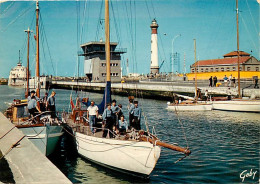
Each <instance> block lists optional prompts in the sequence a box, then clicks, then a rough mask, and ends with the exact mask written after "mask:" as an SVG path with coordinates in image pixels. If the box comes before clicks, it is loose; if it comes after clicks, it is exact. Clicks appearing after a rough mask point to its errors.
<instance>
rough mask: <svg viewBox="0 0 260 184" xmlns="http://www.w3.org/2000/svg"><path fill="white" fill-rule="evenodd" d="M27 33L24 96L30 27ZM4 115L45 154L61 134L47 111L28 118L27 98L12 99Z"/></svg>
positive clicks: (57, 124) (37, 76) (37, 75)
mask: <svg viewBox="0 0 260 184" xmlns="http://www.w3.org/2000/svg"><path fill="white" fill-rule="evenodd" d="M38 18H39V3H38V1H36V45H37V49H36V78H37V79H38V86H37V89H36V91H37V96H38V97H40V85H39V83H40V81H39V79H40V72H39V66H40V65H39V27H38V25H39V22H38ZM25 32H27V33H28V48H27V51H28V54H27V72H26V73H27V91H26V93H25V96H26V97H27V96H28V93H29V38H30V32H31V31H30V29H29V28H28V30H26V31H25ZM5 116H6V117H7V118H9V119H10V120H11V122H12V123H13V124H14V125H15V126H16V127H17V128H19V130H21V131H22V132H23V133H24V135H26V137H27V138H28V139H29V140H30V141H32V142H33V144H34V145H35V146H36V147H37V148H38V149H39V150H40V151H41V152H42V153H43V154H44V155H46V156H48V155H50V154H51V153H53V152H54V150H55V147H56V146H57V143H58V141H59V138H60V137H61V135H62V134H63V132H62V130H63V127H62V126H61V124H62V122H61V121H60V120H58V119H57V120H54V119H53V118H51V115H50V114H48V112H43V113H42V114H39V115H37V116H38V117H35V118H36V119H37V120H36V122H34V121H33V119H31V118H29V113H28V110H27V100H14V102H13V103H12V104H11V106H10V107H9V108H8V109H7V110H6V111H5Z"/></svg>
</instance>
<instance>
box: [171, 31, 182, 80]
mask: <svg viewBox="0 0 260 184" xmlns="http://www.w3.org/2000/svg"><path fill="white" fill-rule="evenodd" d="M179 36H181V34H178V35H176V36H175V37H173V39H172V81H173V43H174V41H175V39H176V38H177V37H179Z"/></svg>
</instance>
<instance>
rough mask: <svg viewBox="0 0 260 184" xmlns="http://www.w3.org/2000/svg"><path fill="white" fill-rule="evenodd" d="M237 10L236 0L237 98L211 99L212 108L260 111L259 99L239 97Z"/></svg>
mask: <svg viewBox="0 0 260 184" xmlns="http://www.w3.org/2000/svg"><path fill="white" fill-rule="evenodd" d="M238 18H239V10H238V0H236V24H237V66H238V70H237V72H238V97H239V98H237V99H232V100H225V101H213V102H212V106H213V109H214V110H223V111H238V112H260V100H250V99H249V100H248V99H243V98H241V89H240V61H239V59H240V51H239V19H238Z"/></svg>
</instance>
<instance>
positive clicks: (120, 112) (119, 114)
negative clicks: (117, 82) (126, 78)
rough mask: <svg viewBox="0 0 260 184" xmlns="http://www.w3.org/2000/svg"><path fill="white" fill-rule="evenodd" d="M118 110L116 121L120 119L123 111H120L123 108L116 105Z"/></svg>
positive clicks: (120, 105)
mask: <svg viewBox="0 0 260 184" xmlns="http://www.w3.org/2000/svg"><path fill="white" fill-rule="evenodd" d="M118 108H119V110H118V115H117V116H118V121H119V120H120V118H121V116H122V115H123V111H122V108H123V106H122V104H118Z"/></svg>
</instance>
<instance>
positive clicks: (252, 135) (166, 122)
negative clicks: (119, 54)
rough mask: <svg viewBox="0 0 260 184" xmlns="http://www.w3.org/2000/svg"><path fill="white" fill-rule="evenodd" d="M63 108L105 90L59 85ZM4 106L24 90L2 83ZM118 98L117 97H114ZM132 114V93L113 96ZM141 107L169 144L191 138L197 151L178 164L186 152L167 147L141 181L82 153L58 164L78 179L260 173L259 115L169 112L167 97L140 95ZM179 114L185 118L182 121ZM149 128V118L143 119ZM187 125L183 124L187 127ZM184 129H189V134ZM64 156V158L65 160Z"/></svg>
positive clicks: (199, 179)
mask: <svg viewBox="0 0 260 184" xmlns="http://www.w3.org/2000/svg"><path fill="white" fill-rule="evenodd" d="M56 92H57V96H56V99H57V104H58V105H57V108H58V110H59V111H62V110H66V111H68V108H69V96H70V94H71V93H73V96H74V97H75V96H76V95H79V96H80V97H91V99H93V100H95V101H96V103H99V102H100V101H101V98H102V95H101V94H96V93H85V92H78V93H77V94H76V93H75V92H74V91H73V92H71V91H70V90H56ZM0 93H1V94H3V96H2V95H1V96H0V102H1V103H0V104H1V105H0V108H1V111H3V109H4V107H3V102H8V100H9V101H12V100H13V98H14V96H17V97H18V96H19V94H20V96H22V93H23V90H14V89H13V88H9V87H1V86H0ZM112 98H113V97H112ZM114 98H116V100H117V102H118V104H119V103H121V104H122V105H123V112H124V114H125V115H126V117H127V118H128V112H127V108H126V107H127V105H128V99H127V97H119V96H114ZM138 100H139V105H140V106H141V107H142V111H143V112H145V116H146V117H147V119H148V122H149V128H150V130H152V127H155V130H156V133H157V135H158V137H159V138H160V139H161V140H163V141H165V142H169V143H178V144H179V146H183V147H185V146H186V144H187V143H186V139H187V142H188V145H189V147H190V149H191V151H192V154H191V155H190V156H189V157H187V158H186V159H184V160H183V161H181V162H178V163H176V164H174V162H175V161H176V160H178V159H179V158H181V157H182V156H183V155H182V154H179V153H176V152H174V151H171V150H167V149H164V148H163V149H162V152H161V157H160V159H159V161H158V164H157V165H156V167H155V169H154V171H153V172H152V174H151V176H150V179H149V180H148V181H147V180H138V179H135V178H132V177H128V176H124V174H121V173H117V172H115V171H111V170H109V169H104V168H103V167H100V166H97V165H95V164H92V163H90V162H88V161H86V160H84V159H82V158H80V157H76V158H69V157H68V158H67V159H66V160H65V161H64V159H63V161H59V159H58V157H56V158H55V159H54V161H53V162H54V163H55V164H56V165H57V167H58V168H60V169H61V170H62V172H63V173H64V174H65V175H67V176H68V178H69V179H70V180H71V181H72V182H73V183H83V182H84V183H86V182H90V183H102V182H109V183H133V182H138V183H139V182H144V183H147V182H149V183H159V182H160V183H161V182H162V183H242V180H241V179H240V177H239V175H240V173H241V172H242V171H244V170H246V169H249V170H250V169H253V170H254V171H258V173H259V162H260V158H259V148H260V144H259V142H260V133H259V132H260V121H259V120H260V114H259V113H238V112H225V111H207V112H179V113H178V116H177V115H176V113H175V112H173V111H167V110H166V109H165V108H166V102H165V101H158V100H151V99H138ZM178 118H179V119H180V121H181V123H182V124H181V123H179V121H178ZM141 122H142V126H143V127H144V119H142V120H141ZM182 127H183V128H182ZM183 131H185V134H186V137H185V136H184V133H183ZM61 160H62V159H61ZM257 181H259V175H257V176H256V177H255V179H254V180H253V179H252V178H247V180H245V182H246V183H255V182H257Z"/></svg>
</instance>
